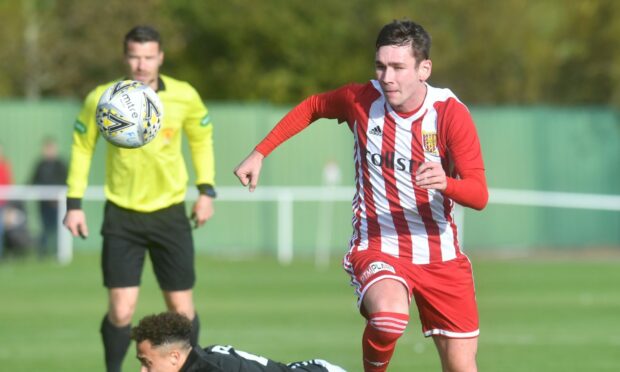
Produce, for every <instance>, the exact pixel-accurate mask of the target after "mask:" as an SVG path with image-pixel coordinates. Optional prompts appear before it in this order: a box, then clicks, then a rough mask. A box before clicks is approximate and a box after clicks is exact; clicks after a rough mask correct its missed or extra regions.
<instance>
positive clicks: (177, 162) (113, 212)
mask: <svg viewBox="0 0 620 372" xmlns="http://www.w3.org/2000/svg"><path fill="white" fill-rule="evenodd" d="M124 53H125V62H126V63H127V66H128V70H129V76H130V78H132V79H134V80H139V81H141V82H143V83H145V84H147V85H149V86H150V87H151V88H153V89H154V90H155V91H156V92H157V94H158V95H159V98H160V99H161V102H162V104H163V106H164V118H163V122H162V127H161V129H160V132H159V133H158V134H157V137H156V138H155V139H154V140H153V141H152V142H151V143H149V144H147V145H145V146H144V147H141V148H138V149H124V148H119V147H116V146H114V145H112V144H110V143H107V142H106V174H105V195H106V199H107V201H106V205H105V211H104V220H103V226H102V228H101V234H102V236H103V250H102V260H101V268H102V271H103V283H104V285H105V286H106V287H107V288H108V297H109V302H108V303H109V306H108V310H107V313H106V314H105V316H104V317H103V321H102V323H101V335H102V339H103V345H104V350H105V361H106V366H107V370H108V371H120V369H121V365H122V361H123V358H124V356H125V354H126V352H127V349H128V348H129V343H130V342H131V340H130V330H131V320H132V317H133V314H134V311H135V308H136V303H137V301H138V292H139V286H140V276H141V274H142V268H143V266H144V258H145V255H146V253H147V251H148V254H149V256H150V257H151V261H152V264H153V270H154V272H155V275H156V277H157V281H158V283H159V286H160V288H161V290H162V292H163V297H164V300H165V303H166V306H167V308H168V309H169V310H171V311H176V312H179V313H182V314H185V315H187V316H188V317H189V318H190V319H192V322H193V325H194V328H193V332H194V333H193V334H192V343H193V344H196V343H197V340H198V329H199V320H198V315H197V314H196V312H195V310H194V302H193V296H192V288H193V286H194V283H195V272H194V243H193V239H192V232H191V223H190V220H189V219H188V217H187V215H186V211H185V205H184V199H185V193H186V189H187V181H188V173H187V169H186V167H185V161H184V159H183V154H182V151H181V133H182V132H184V133H185V135H186V137H187V140H188V142H189V147H190V150H191V154H192V160H193V164H194V169H195V173H196V180H195V183H196V185H197V187H198V191H199V196H198V199H197V201H196V203H195V204H194V205H193V209H192V219H193V222H194V225H195V226H196V227H199V226H202V225H203V224H204V223H205V222H206V221H207V220H208V219H209V218H211V216H212V215H213V198H215V196H216V195H215V189H214V158H213V144H212V131H213V125H212V124H211V120H210V119H209V115H208V111H207V108H206V107H205V105H204V104H203V102H202V100H201V99H200V96H199V95H198V93H197V92H196V90H195V89H194V88H193V87H192V86H191V85H189V84H188V83H186V82H183V81H179V80H176V79H173V78H171V77H169V76H166V75H162V74H160V72H159V69H160V67H161V65H162V63H163V61H164V52H163V50H162V42H161V38H160V35H159V33H158V31H157V30H155V29H153V28H151V27H148V26H138V27H135V28H133V29H132V30H130V31H129V32H128V33H127V34H126V36H125V40H124ZM113 83H114V82H110V83H107V84H103V85H100V86H98V87H97V88H95V89H94V90H93V91H92V92H90V93H89V94H88V96H87V97H86V100H85V102H84V106H83V108H82V110H81V112H80V113H79V116H78V118H77V120H76V122H75V126H74V133H73V147H72V156H71V162H70V166H69V175H68V178H67V184H68V191H67V209H68V210H67V214H66V216H65V219H64V224H65V226H66V227H67V228H68V229H69V230H70V231H71V233H72V235H73V236H75V237H77V236H82V237H83V238H85V237H87V236H88V226H87V223H86V217H85V214H84V212H83V211H82V209H81V198H82V196H83V195H84V191H85V189H86V186H87V181H88V173H89V169H90V164H91V159H92V156H93V151H94V149H95V144H96V142H97V139H98V130H97V126H96V123H95V109H96V106H97V102H98V100H99V97H100V96H101V94H102V93H103V92H104V91H105V89H106V88H108V87H109V86H110V85H111V84H113Z"/></svg>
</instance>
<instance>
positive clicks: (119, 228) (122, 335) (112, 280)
mask: <svg viewBox="0 0 620 372" xmlns="http://www.w3.org/2000/svg"><path fill="white" fill-rule="evenodd" d="M135 213H136V212H131V211H127V210H124V209H121V208H119V207H116V206H114V205H112V204H111V203H107V204H106V208H105V216H104V222H103V227H102V235H103V249H102V256H101V268H102V272H103V282H104V285H105V286H106V287H107V288H108V310H107V312H106V315H105V316H104V317H103V320H102V323H101V336H102V340H103V346H104V351H105V361H106V368H107V371H120V370H121V366H122V364H123V359H124V358H125V354H126V353H127V350H128V349H129V344H130V343H131V338H130V336H131V320H132V318H133V315H134V312H135V310H136V304H137V302H138V295H139V286H140V276H141V274H142V267H143V266H144V257H145V254H146V249H145V248H144V247H143V244H144V243H145V242H144V241H143V240H141V239H142V238H141V234H140V233H138V232H136V231H132V227H135V226H133V224H132V221H134V218H132V216H133V215H134V214H135ZM137 231H140V226H137Z"/></svg>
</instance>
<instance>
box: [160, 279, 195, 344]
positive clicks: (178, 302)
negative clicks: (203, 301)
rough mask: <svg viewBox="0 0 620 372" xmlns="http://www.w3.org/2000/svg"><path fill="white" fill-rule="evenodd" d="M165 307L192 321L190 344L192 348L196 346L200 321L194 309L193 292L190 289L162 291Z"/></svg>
mask: <svg viewBox="0 0 620 372" xmlns="http://www.w3.org/2000/svg"><path fill="white" fill-rule="evenodd" d="M163 294H164V300H165V301H166V307H167V308H168V310H169V311H174V312H177V313H179V314H183V315H185V316H186V317H188V318H189V319H190V320H191V321H192V335H191V339H190V342H191V344H192V346H196V345H198V336H199V332H200V319H199V318H198V314H197V313H196V308H195V307H194V298H193V291H192V290H191V289H188V290H185V291H163Z"/></svg>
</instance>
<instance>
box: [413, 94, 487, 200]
mask: <svg viewBox="0 0 620 372" xmlns="http://www.w3.org/2000/svg"><path fill="white" fill-rule="evenodd" d="M444 115H445V117H444V125H446V126H447V127H446V129H445V135H446V139H445V143H446V146H447V153H448V156H449V157H450V158H451V159H452V161H453V163H454V170H455V173H456V175H458V178H455V177H450V176H445V173H444V177H445V183H444V184H443V186H444V187H443V188H442V189H441V190H442V192H443V194H444V195H445V196H447V197H449V198H450V199H452V200H454V201H455V202H456V203H459V204H461V205H463V206H465V207H469V208H473V209H477V210H481V209H483V208H484V207H485V206H486V204H487V201H488V199H489V192H488V189H487V183H486V177H485V174H484V162H483V159H482V150H481V147H480V140H479V138H478V133H477V131H476V126H475V125H474V122H473V120H472V118H471V115H470V113H469V111H468V110H467V108H466V107H465V106H464V105H463V104H462V103H460V102H458V101H457V100H452V102H450V105H449V107H448V109H447V110H446V112H445V113H444ZM439 171H443V169H442V168H441V165H440V164H438V163H426V164H424V165H422V166H421V167H420V169H419V174H418V175H417V177H425V175H426V174H427V173H428V172H435V174H436V173H438V172H439ZM416 179H417V178H416Z"/></svg>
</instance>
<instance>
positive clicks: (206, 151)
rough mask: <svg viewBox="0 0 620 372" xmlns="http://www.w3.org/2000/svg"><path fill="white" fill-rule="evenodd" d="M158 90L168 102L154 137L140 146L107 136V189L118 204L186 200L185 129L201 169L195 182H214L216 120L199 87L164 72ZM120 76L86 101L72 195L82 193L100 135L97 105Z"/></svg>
mask: <svg viewBox="0 0 620 372" xmlns="http://www.w3.org/2000/svg"><path fill="white" fill-rule="evenodd" d="M159 78H160V79H159V88H158V91H157V94H158V95H159V98H160V100H161V102H162V104H163V106H164V116H163V121H162V126H161V129H160V131H159V133H158V134H157V136H156V137H155V139H154V140H153V141H151V142H150V143H148V144H147V145H145V146H143V147H140V148H137V149H124V148H120V147H116V146H114V145H112V144H110V143H108V142H107V141H105V143H106V146H107V148H106V163H105V195H106V198H107V199H108V200H110V201H111V202H113V203H114V204H116V205H118V206H120V207H123V208H127V209H131V210H135V211H139V212H152V211H155V210H158V209H162V208H166V207H169V206H171V205H173V204H177V203H181V202H182V201H183V200H184V199H185V193H186V191H187V182H188V175H187V169H186V165H185V161H184V159H183V154H182V150H181V132H185V134H186V135H187V139H188V143H189V147H190V150H191V154H192V162H193V164H194V170H195V173H196V181H195V182H196V185H205V184H206V185H210V186H214V178H215V164H214V157H213V137H212V134H213V125H212V124H211V120H210V119H209V115H208V111H207V108H206V107H205V105H204V103H203V102H202V100H201V99H200V96H199V95H198V92H196V90H195V89H194V88H193V87H192V86H191V85H189V84H188V83H186V82H183V81H179V80H176V79H173V78H171V77H168V76H164V75H160V76H159ZM113 83H115V82H110V83H108V84H104V85H100V86H98V87H97V88H95V89H94V90H93V91H91V92H90V93H89V94H88V96H87V97H86V100H85V102H84V106H83V107H82V111H81V112H80V114H79V116H78V118H77V120H76V122H75V126H74V132H73V146H72V151H71V162H70V166H69V176H68V177H67V185H68V191H67V198H68V199H78V200H79V199H81V198H82V197H83V196H84V191H85V190H86V186H87V184H88V172H89V170H90V164H91V160H92V157H93V152H94V150H95V144H96V143H97V139H98V138H99V130H98V129H97V124H96V122H95V110H96V107H97V102H98V101H99V97H101V95H102V94H103V92H104V91H105V90H106V89H107V88H108V87H109V86H110V85H112V84H113Z"/></svg>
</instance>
